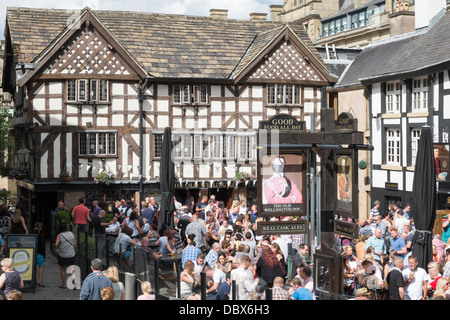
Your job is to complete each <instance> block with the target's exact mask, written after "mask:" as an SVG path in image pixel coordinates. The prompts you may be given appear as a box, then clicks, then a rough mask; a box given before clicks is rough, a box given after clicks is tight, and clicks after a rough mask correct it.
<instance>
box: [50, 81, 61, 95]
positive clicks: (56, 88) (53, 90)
mask: <svg viewBox="0 0 450 320" xmlns="http://www.w3.org/2000/svg"><path fill="white" fill-rule="evenodd" d="M62 88H63V84H62V82H50V83H49V93H50V94H62Z"/></svg>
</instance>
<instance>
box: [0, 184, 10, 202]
mask: <svg viewBox="0 0 450 320" xmlns="http://www.w3.org/2000/svg"><path fill="white" fill-rule="evenodd" d="M10 194H11V191H8V190H6V189H2V188H0V200H1V201H2V202H3V203H6V202H7V199H8V197H9V195H10Z"/></svg>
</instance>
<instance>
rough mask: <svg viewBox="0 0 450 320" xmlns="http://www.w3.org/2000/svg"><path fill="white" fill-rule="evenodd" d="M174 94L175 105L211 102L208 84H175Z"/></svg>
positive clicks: (205, 104) (173, 101) (207, 103)
mask: <svg viewBox="0 0 450 320" xmlns="http://www.w3.org/2000/svg"><path fill="white" fill-rule="evenodd" d="M172 96H173V97H172V103H173V104H174V105H201V106H208V105H209V103H210V102H209V101H210V93H209V86H208V85H207V84H192V85H189V84H174V85H173V86H172Z"/></svg>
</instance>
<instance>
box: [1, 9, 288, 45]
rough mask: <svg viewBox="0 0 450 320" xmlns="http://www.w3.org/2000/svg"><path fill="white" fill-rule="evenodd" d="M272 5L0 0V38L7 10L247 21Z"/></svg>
mask: <svg viewBox="0 0 450 320" xmlns="http://www.w3.org/2000/svg"><path fill="white" fill-rule="evenodd" d="M272 4H283V0H73V1H67V2H66V1H61V0H0V39H4V27H5V19H6V8H7V7H31V8H46V9H82V8H84V7H90V8H91V9H94V10H102V9H104V10H125V11H143V12H154V13H172V14H186V15H195V16H209V9H213V8H214V9H228V17H229V18H230V19H244V20H247V19H249V14H250V13H252V12H260V13H269V12H270V8H269V6H270V5H272Z"/></svg>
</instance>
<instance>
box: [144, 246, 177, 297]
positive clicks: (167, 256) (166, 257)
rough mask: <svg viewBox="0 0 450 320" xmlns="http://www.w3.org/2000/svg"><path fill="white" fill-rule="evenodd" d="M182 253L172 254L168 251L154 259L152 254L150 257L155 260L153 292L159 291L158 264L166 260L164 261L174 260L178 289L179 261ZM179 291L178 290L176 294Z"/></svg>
mask: <svg viewBox="0 0 450 320" xmlns="http://www.w3.org/2000/svg"><path fill="white" fill-rule="evenodd" d="M182 255H183V254H182V253H175V254H174V255H173V256H172V255H171V254H170V253H169V254H163V255H162V256H161V257H160V258H157V259H155V258H154V257H153V256H152V259H154V260H155V288H154V289H155V293H159V266H160V263H161V261H166V262H169V263H171V262H175V265H176V271H177V288H178V290H179V289H180V286H179V282H180V262H181V257H182ZM179 294H180V293H179V292H178V295H179Z"/></svg>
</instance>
